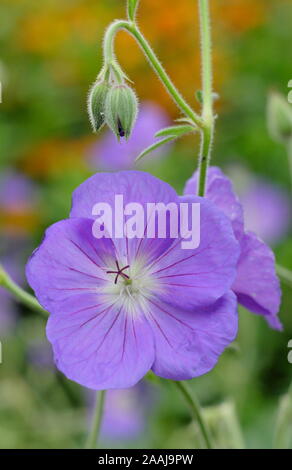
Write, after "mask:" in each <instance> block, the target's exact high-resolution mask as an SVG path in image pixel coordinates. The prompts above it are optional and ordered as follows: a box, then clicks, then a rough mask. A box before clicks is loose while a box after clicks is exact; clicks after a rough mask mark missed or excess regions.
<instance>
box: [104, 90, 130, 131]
mask: <svg viewBox="0 0 292 470" xmlns="http://www.w3.org/2000/svg"><path fill="white" fill-rule="evenodd" d="M137 113H138V100H137V97H136V95H135V93H134V91H133V90H132V88H130V87H129V86H128V85H125V84H123V85H115V86H113V87H112V88H111V89H110V90H109V92H108V93H107V96H106V102H105V119H106V122H107V124H108V126H109V127H110V128H111V130H112V131H113V133H114V134H115V135H116V136H117V138H118V139H120V137H126V139H128V138H129V137H130V135H131V132H132V129H133V126H134V124H135V121H136V118H137Z"/></svg>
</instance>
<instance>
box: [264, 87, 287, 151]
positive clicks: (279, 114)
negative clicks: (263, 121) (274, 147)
mask: <svg viewBox="0 0 292 470" xmlns="http://www.w3.org/2000/svg"><path fill="white" fill-rule="evenodd" d="M268 127H269V132H270V135H271V137H273V139H275V140H276V141H277V142H286V141H287V140H288V139H290V138H292V107H291V105H290V104H289V103H288V102H287V101H286V99H285V98H284V96H282V95H281V94H280V93H277V92H272V93H270V96H269V101H268Z"/></svg>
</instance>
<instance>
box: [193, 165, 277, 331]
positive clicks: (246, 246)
mask: <svg viewBox="0 0 292 470" xmlns="http://www.w3.org/2000/svg"><path fill="white" fill-rule="evenodd" d="M197 180H198V173H197V172H196V173H195V174H194V175H193V177H192V178H191V179H190V180H189V181H188V182H187V184H186V187H185V190H184V194H196V192H197ZM205 196H206V198H207V199H209V200H211V201H212V202H213V203H214V204H215V205H216V206H217V207H218V208H219V209H221V210H222V211H223V212H224V214H225V215H227V216H228V217H229V219H230V221H231V223H232V226H233V230H234V234H235V236H236V238H237V240H238V241H239V243H240V247H241V255H240V258H239V262H238V267H237V276H236V279H235V282H234V284H233V286H232V289H233V291H234V292H235V294H236V295H237V299H238V302H239V303H241V304H242V305H243V306H244V307H246V308H247V309H248V310H250V311H252V312H254V313H256V314H260V315H263V316H264V317H265V318H266V320H267V321H268V323H269V325H270V326H271V327H272V328H275V329H281V323H280V321H279V320H278V317H277V313H278V311H279V308H280V301H281V290H280V285H279V280H278V278H277V276H276V272H275V258H274V254H273V252H272V250H271V249H270V248H269V247H268V246H267V245H266V244H265V243H264V242H262V241H261V240H260V239H259V238H258V237H257V236H256V235H255V234H254V233H253V232H249V231H245V230H244V218H243V209H242V205H241V203H240V201H239V199H238V197H237V196H236V194H235V193H234V191H233V186H232V183H231V181H230V180H229V179H228V178H227V177H226V176H225V175H224V174H223V173H222V171H221V170H220V169H219V168H217V167H211V168H209V170H208V179H207V188H206V195H205ZM263 210H265V208H264V207H263ZM267 216H269V215H268V214H267Z"/></svg>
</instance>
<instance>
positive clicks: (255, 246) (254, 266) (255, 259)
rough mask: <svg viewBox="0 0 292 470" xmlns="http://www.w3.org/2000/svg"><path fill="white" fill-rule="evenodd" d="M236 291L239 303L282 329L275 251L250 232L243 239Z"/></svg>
mask: <svg viewBox="0 0 292 470" xmlns="http://www.w3.org/2000/svg"><path fill="white" fill-rule="evenodd" d="M232 289H233V291H234V292H235V293H236V295H237V298H238V301H239V303H241V304H242V305H243V306H244V307H246V308H247V309H248V310H251V311H252V312H254V313H257V314H259V315H264V316H265V318H266V320H267V322H268V323H269V324H270V326H271V327H272V328H275V329H282V327H281V323H280V321H279V320H278V317H277V313H278V311H279V308H280V302H281V289H280V283H279V280H278V278H277V275H276V271H275V257H274V254H273V252H272V250H271V249H270V248H269V247H268V246H267V245H266V244H265V243H264V242H262V241H261V240H260V239H259V238H258V237H257V236H256V235H255V234H254V233H252V232H247V233H246V234H245V235H244V237H243V238H242V240H241V256H240V259H239V263H238V269H237V277H236V280H235V282H234V284H233V286H232Z"/></svg>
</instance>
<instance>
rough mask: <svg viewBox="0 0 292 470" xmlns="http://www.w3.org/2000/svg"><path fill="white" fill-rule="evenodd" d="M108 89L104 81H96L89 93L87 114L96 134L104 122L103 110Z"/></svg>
mask: <svg viewBox="0 0 292 470" xmlns="http://www.w3.org/2000/svg"><path fill="white" fill-rule="evenodd" d="M109 89H110V86H109V84H108V83H107V82H106V81H104V80H98V81H96V82H95V83H94V84H93V86H92V88H91V90H90V92H89V96H88V114H89V119H90V122H91V124H92V127H93V131H94V132H97V131H98V130H99V129H100V128H101V127H102V126H103V124H104V122H105V116H104V108H105V100H106V96H107V94H108V91H109Z"/></svg>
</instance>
